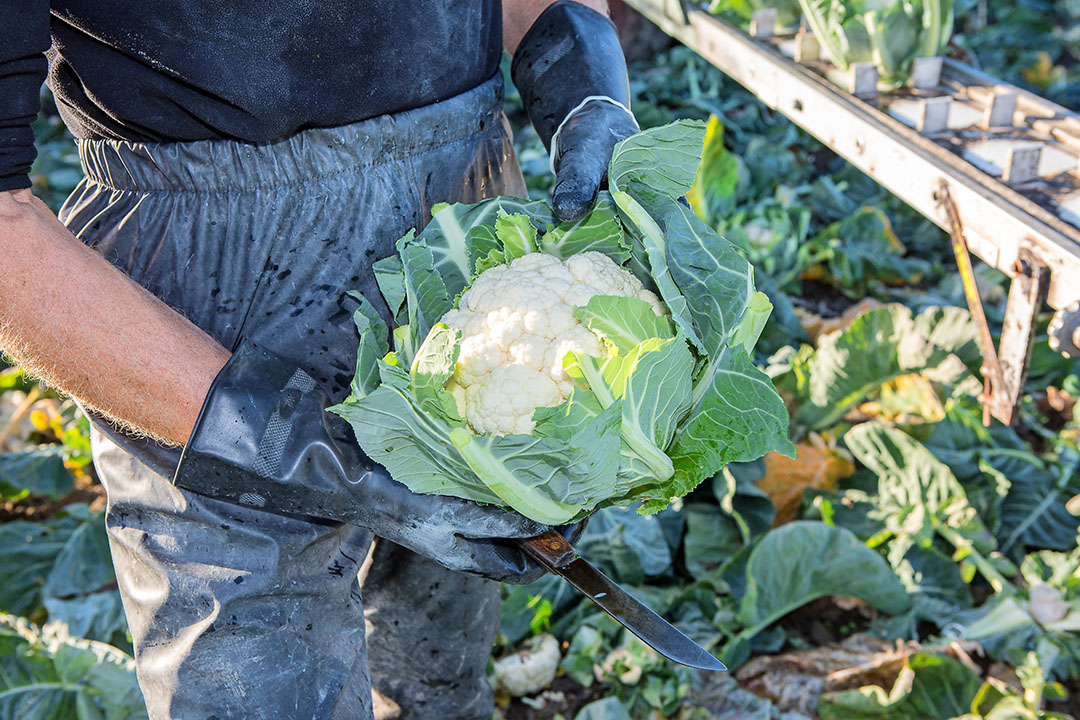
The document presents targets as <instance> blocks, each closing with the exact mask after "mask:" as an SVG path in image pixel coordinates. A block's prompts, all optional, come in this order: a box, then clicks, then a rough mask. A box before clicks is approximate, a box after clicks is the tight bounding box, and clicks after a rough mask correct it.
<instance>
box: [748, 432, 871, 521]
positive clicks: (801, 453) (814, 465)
mask: <svg viewBox="0 0 1080 720" xmlns="http://www.w3.org/2000/svg"><path fill="white" fill-rule="evenodd" d="M795 448H796V450H797V451H798V456H797V457H796V458H794V459H792V458H789V457H785V456H783V455H781V454H780V453H775V452H773V453H769V454H768V455H766V456H765V468H766V470H765V477H763V478H762V479H761V480H758V482H757V486H758V487H759V488H761V489H762V490H764V491H765V494H766V495H768V496H769V499H770V500H772V503H773V505H775V506H776V519H775V520H774V521H773V525H774V526H776V525H782V524H784V523H786V522H791V521H792V520H794V519H795V517H796V516H797V515H798V512H799V506H800V505H801V504H802V496H803V490H805V489H806V488H814V489H815V490H832V489H834V488H835V487H836V483H837V481H838V480H840V479H841V478H846V477H850V476H851V474H852V473H853V472H855V464H854V463H852V462H851V459H850V458H849V457H848V456H847V455H846V453H844V452H843V451H841V450H835V449H831V448H822V447H817V446H815V445H811V444H809V443H799V444H797V445H796V446H795Z"/></svg>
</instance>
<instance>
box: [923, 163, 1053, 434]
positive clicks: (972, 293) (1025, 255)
mask: <svg viewBox="0 0 1080 720" xmlns="http://www.w3.org/2000/svg"><path fill="white" fill-rule="evenodd" d="M935 199H936V200H937V202H938V204H939V205H940V206H943V207H944V208H945V211H946V213H947V214H948V216H949V230H950V235H951V236H952V247H953V254H954V255H955V256H956V265H957V267H958V268H959V269H960V278H961V280H962V282H963V286H964V297H965V298H966V299H967V304H968V309H969V310H970V311H971V316H972V318H973V319H974V320H975V327H976V329H977V330H978V333H979V335H978V342H979V350H980V351H981V352H982V356H983V367H982V375H983V392H982V394H981V395H979V401H980V402H981V403H982V406H983V424H984V425H987V426H989V425H990V418H991V417H995V418H997V419H998V420H1000V421H1001V422H1002V423H1004V424H1005V425H1012V424H1013V421H1014V420H1015V419H1016V417H1017V410H1018V408H1019V407H1020V398H1021V396H1022V395H1023V390H1024V382H1025V381H1026V380H1027V374H1028V367H1029V366H1030V364H1031V350H1032V347H1033V346H1034V343H1035V320H1036V317H1037V315H1038V313H1039V310H1041V309H1042V307H1043V304H1044V303H1045V302H1046V296H1047V292H1048V291H1049V289H1050V268H1049V267H1048V266H1047V265H1046V264H1045V263H1043V262H1041V261H1039V260H1038V258H1036V257H1035V255H1034V253H1032V252H1031V250H1030V248H1021V249H1020V251H1019V252H1018V258H1017V260H1016V262H1015V263H1013V266H1012V270H1013V272H1014V275H1013V279H1012V283H1011V284H1010V286H1009V299H1008V302H1007V303H1006V305H1005V322H1004V325H1003V326H1002V329H1001V343H1000V345H999V347H998V348H995V347H994V338H993V336H992V335H991V334H990V326H989V325H988V324H987V322H986V313H985V312H983V305H982V299H981V298H980V297H979V288H978V286H977V285H976V284H975V272H974V269H973V268H972V265H971V254H970V253H969V252H968V247H967V241H966V240H965V239H964V228H963V225H962V224H961V222H960V213H959V211H958V210H957V209H956V204H955V203H954V202H953V200H952V197H951V196H950V195H949V185H948V183H947V182H945V181H944V180H942V181H941V184H940V185H939V186H938V189H937V192H936V193H935Z"/></svg>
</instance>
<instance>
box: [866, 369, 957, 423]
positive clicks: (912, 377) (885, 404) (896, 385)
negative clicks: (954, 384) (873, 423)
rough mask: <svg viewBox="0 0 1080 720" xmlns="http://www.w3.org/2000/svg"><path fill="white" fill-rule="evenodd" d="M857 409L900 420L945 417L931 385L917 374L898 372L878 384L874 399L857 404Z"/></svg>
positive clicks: (871, 415) (873, 415)
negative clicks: (878, 393)
mask: <svg viewBox="0 0 1080 720" xmlns="http://www.w3.org/2000/svg"><path fill="white" fill-rule="evenodd" d="M859 412H861V413H863V414H864V415H867V416H869V417H875V416H880V417H884V418H887V419H889V420H894V421H901V422H911V421H919V420H922V421H926V422H940V421H941V420H944V419H945V408H944V407H943V406H942V404H941V400H940V399H939V398H938V395H937V392H935V391H934V387H933V385H931V384H930V381H929V380H927V379H926V378H925V377H924V376H922V375H919V374H917V373H911V374H908V375H901V376H900V377H897V378H894V379H892V380H890V381H889V382H887V383H885V384H884V385H882V386H881V394H880V395H879V396H878V397H877V399H875V400H873V401H871V402H866V403H863V404H862V405H860V406H859Z"/></svg>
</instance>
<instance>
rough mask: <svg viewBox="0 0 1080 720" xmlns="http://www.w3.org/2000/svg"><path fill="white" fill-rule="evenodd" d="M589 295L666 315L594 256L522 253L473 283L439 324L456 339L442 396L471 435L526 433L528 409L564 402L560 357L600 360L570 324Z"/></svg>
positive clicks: (591, 341) (633, 282)
mask: <svg viewBox="0 0 1080 720" xmlns="http://www.w3.org/2000/svg"><path fill="white" fill-rule="evenodd" d="M596 295H620V296H624V297H635V298H638V299H640V300H645V301H646V302H648V303H649V304H650V305H652V307H653V311H654V312H655V313H656V314H657V315H663V314H666V312H665V308H664V306H663V304H662V303H661V302H660V300H659V299H658V298H657V297H656V295H654V294H653V293H651V292H649V291H648V290H646V289H645V288H644V287H642V285H641V281H640V280H638V279H637V278H636V277H634V276H633V275H632V274H631V273H629V272H628V271H626V270H624V269H622V268H621V267H619V266H618V265H617V264H616V263H615V262H614V261H613V260H611V258H609V257H608V256H607V255H604V254H602V253H598V252H583V253H580V254H578V255H574V256H572V257H570V258H567V259H566V260H565V261H563V260H559V259H558V258H557V257H554V256H552V255H546V254H544V253H529V254H527V255H523V256H521V257H519V258H517V259H515V260H514V261H512V262H511V263H510V264H509V265H500V266H497V267H493V268H491V269H489V270H487V271H485V272H483V273H481V274H480V276H479V277H477V278H476V280H475V281H474V282H473V284H472V287H470V288H469V289H468V290H466V291H465V292H464V293H463V294H462V296H461V299H460V301H459V302H458V308H457V309H456V310H451V311H450V312H448V313H446V315H444V316H443V318H442V322H444V323H445V324H446V325H448V326H449V327H452V328H456V329H458V330H460V331H461V334H462V337H461V353H460V356H459V357H458V363H457V370H456V372H455V374H454V377H453V378H452V379H451V382H450V385H449V389H450V391H451V392H452V393H453V394H454V397H455V399H456V400H457V404H458V410H459V411H460V412H461V413H462V414H463V415H464V417H465V419H466V420H467V421H468V423H469V425H470V426H471V427H472V429H473V430H474V431H476V432H477V433H480V434H484V435H509V434H512V433H521V434H531V433H532V431H533V426H534V423H533V421H532V414H533V411H534V410H535V409H536V408H538V407H552V406H555V405H559V404H560V403H562V402H564V401H565V400H566V399H567V397H569V396H570V392H571V390H572V389H573V382H572V380H571V379H570V378H569V377H567V376H566V374H565V373H564V372H563V368H562V364H563V356H565V355H566V353H568V352H570V351H573V352H574V353H575V354H576V355H592V356H594V357H599V356H600V355H601V349H600V341H599V339H598V337H597V336H596V335H595V334H593V333H592V332H591V331H590V330H589V329H588V328H587V327H585V326H584V325H582V324H581V323H580V322H579V321H578V319H577V318H576V317H574V308H575V307H581V306H583V305H585V304H586V303H588V302H589V299H590V298H592V297H594V296H596Z"/></svg>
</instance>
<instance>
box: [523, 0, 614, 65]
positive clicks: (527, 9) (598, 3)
mask: <svg viewBox="0 0 1080 720" xmlns="http://www.w3.org/2000/svg"><path fill="white" fill-rule="evenodd" d="M577 1H578V2H580V3H581V4H582V5H585V6H587V7H591V8H592V9H593V10H597V11H599V12H602V13H604V14H605V15H607V11H608V5H607V0H577ZM554 2H555V0H503V45H505V46H506V49H507V50H509V51H510V52H511V53H513V52H514V51H515V50H517V46H518V45H519V44H520V43H521V38H523V37H525V33H526V32H528V30H529V28H530V27H532V24H533V21H534V20H536V18H538V17H539V16H540V13H542V12H544V10H546V9H547V7H548V5H551V4H553V3H554Z"/></svg>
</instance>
